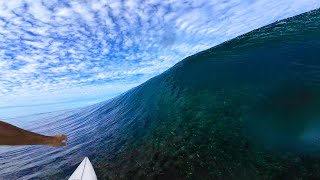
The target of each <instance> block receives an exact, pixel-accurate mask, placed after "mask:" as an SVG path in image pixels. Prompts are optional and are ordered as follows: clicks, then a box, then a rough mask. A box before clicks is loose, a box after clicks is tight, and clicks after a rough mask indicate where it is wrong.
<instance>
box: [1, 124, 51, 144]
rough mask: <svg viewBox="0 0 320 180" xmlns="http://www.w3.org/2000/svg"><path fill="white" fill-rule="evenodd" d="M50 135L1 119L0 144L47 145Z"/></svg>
mask: <svg viewBox="0 0 320 180" xmlns="http://www.w3.org/2000/svg"><path fill="white" fill-rule="evenodd" d="M49 141H50V137H49V136H45V135H41V134H37V133H34V132H31V131H26V130H23V129H21V128H18V127H16V126H13V125H11V124H8V123H5V122H2V121H0V145H45V144H48V142H49Z"/></svg>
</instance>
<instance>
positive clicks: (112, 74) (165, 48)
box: [0, 0, 320, 112]
mask: <svg viewBox="0 0 320 180" xmlns="http://www.w3.org/2000/svg"><path fill="white" fill-rule="evenodd" d="M318 7H320V1H319V0H303V1H302V0H211V1H208V0H193V1H192V0H186V1H182V0H181V1H180V0H176V1H173V0H167V1H166V0H125V1H120V0H106V1H103V0H88V1H85V0H83V1H81V0H68V1H63V0H60V1H57V0H50V1H44V0H10V1H0V109H2V112H5V111H4V109H7V108H12V107H21V106H22V107H23V106H30V105H31V106H32V105H36V104H55V103H57V104H59V103H63V102H73V101H81V100H84V102H97V101H99V100H104V99H107V98H109V97H111V96H114V95H116V94H119V93H121V92H124V91H126V90H128V89H129V88H131V87H133V86H136V85H138V84H140V83H142V82H143V81H145V80H147V79H149V78H151V77H153V76H155V75H158V74H160V73H161V72H163V71H164V70H166V69H168V68H169V67H171V66H173V65H174V64H175V63H177V62H178V61H180V60H182V59H183V58H185V57H186V56H189V55H191V54H194V53H196V52H199V51H202V50H205V49H207V48H209V47H212V46H214V45H217V44H219V43H221V42H223V41H226V40H229V39H231V38H233V37H236V36H238V35H240V34H243V33H246V32H248V31H251V30H253V29H256V28H259V27H261V26H263V25H266V24H269V23H272V22H274V21H277V20H281V19H284V18H287V17H290V16H294V15H297V14H300V13H303V12H306V11H309V10H312V9H316V8H318ZM93 99H95V101H93ZM82 105H83V104H82Z"/></svg>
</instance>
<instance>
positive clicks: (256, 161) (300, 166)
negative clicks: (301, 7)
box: [93, 10, 320, 179]
mask: <svg viewBox="0 0 320 180" xmlns="http://www.w3.org/2000/svg"><path fill="white" fill-rule="evenodd" d="M121 98H123V99H122V100H123V102H124V103H123V104H124V106H125V107H126V108H128V109H126V110H123V111H121V113H120V114H122V115H123V116H124V117H127V116H133V117H130V118H128V121H127V122H126V123H124V124H123V126H122V128H120V133H119V134H120V135H119V141H120V142H122V143H121V148H120V150H119V151H118V152H117V153H116V154H115V156H114V157H113V158H112V159H111V160H109V161H108V165H107V166H106V165H105V164H104V162H101V161H100V160H97V161H99V163H98V167H99V168H98V174H100V175H105V177H109V178H114V179H118V178H123V179H130V178H133V179H140V178H149V179H151V178H156V179H157V178H159V179H168V178H177V179H189V178H190V179H309V178H320V161H319V160H320V158H319V155H320V151H319V150H320V110H319V108H320V11H319V10H316V11H313V12H309V13H306V14H303V15H300V16H297V17H294V18H290V19H287V20H284V21H280V22H277V23H274V24H272V25H269V26H266V27H263V28H260V29H258V30H255V31H253V32H250V33H248V34H245V35H243V36H240V37H238V38H236V39H233V40H231V41H228V42H226V43H223V44H221V45H219V46H217V47H214V48H211V49H209V50H206V51H204V52H201V53H199V54H196V55H193V56H191V57H189V58H187V59H185V60H184V61H182V62H180V63H178V64H177V65H176V66H174V67H173V68H171V69H170V70H168V71H166V72H165V73H163V74H162V75H160V76H158V77H156V78H154V79H152V80H150V81H148V82H146V83H145V84H143V85H141V86H139V87H137V88H135V89H133V90H132V91H130V92H128V93H127V94H125V95H123V96H122V97H120V99H121ZM93 157H94V156H93ZM99 158H103V155H102V156H100V157H99Z"/></svg>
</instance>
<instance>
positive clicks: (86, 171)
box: [69, 157, 97, 180]
mask: <svg viewBox="0 0 320 180" xmlns="http://www.w3.org/2000/svg"><path fill="white" fill-rule="evenodd" d="M69 180H97V175H96V173H95V171H94V169H93V166H92V164H91V162H90V160H89V158H88V157H85V158H84V159H83V160H82V162H81V163H80V165H79V166H78V167H77V169H76V170H75V171H74V172H73V174H72V175H71V176H70V178H69Z"/></svg>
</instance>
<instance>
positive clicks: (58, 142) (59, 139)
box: [47, 134, 68, 146]
mask: <svg viewBox="0 0 320 180" xmlns="http://www.w3.org/2000/svg"><path fill="white" fill-rule="evenodd" d="M67 141H68V138H67V136H65V135H63V134H58V135H55V136H50V137H49V141H48V144H47V145H49V146H65V145H66V142H67Z"/></svg>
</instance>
